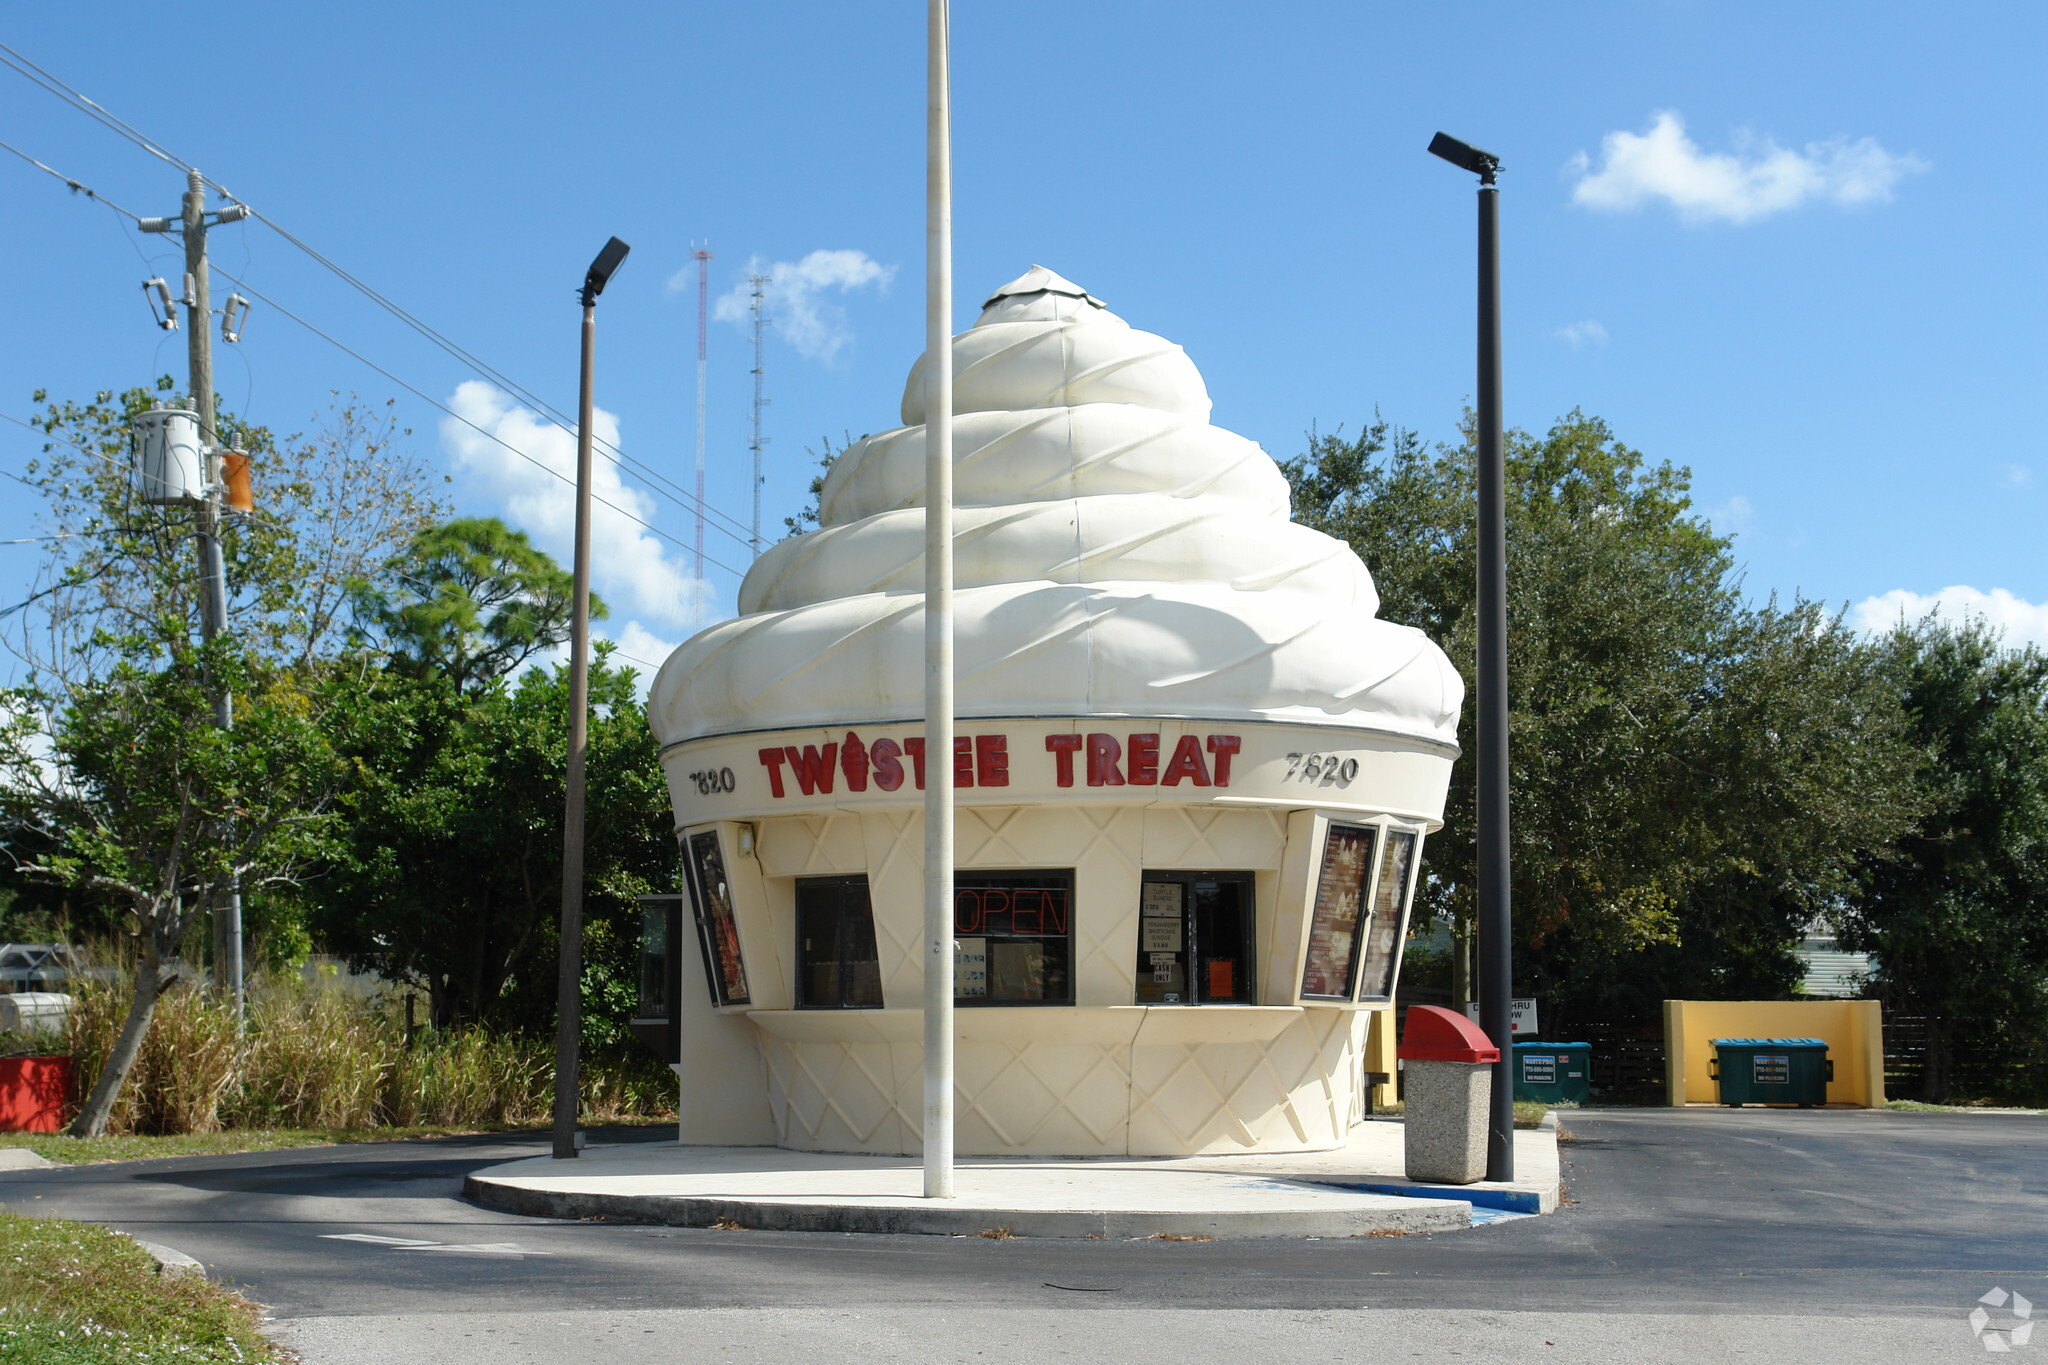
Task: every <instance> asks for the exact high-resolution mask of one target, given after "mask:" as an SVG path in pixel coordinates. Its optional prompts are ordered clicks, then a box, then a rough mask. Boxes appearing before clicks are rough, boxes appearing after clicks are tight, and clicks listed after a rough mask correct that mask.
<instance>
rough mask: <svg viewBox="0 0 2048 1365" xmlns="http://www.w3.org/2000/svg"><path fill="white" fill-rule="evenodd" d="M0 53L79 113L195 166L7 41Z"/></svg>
mask: <svg viewBox="0 0 2048 1365" xmlns="http://www.w3.org/2000/svg"><path fill="white" fill-rule="evenodd" d="M0 53H4V54H6V55H4V56H0V65H6V66H9V67H12V68H13V69H14V71H15V72H16V73H17V74H19V75H21V76H24V77H26V78H27V79H28V80H29V81H31V82H33V83H34V84H36V85H39V86H41V87H42V88H43V89H44V90H47V91H49V92H50V93H51V94H52V95H55V96H56V97H57V98H58V99H60V100H62V101H64V102H65V103H66V104H68V105H70V106H71V107H72V108H74V109H77V110H78V111H79V112H80V113H83V114H85V115H86V116H87V117H88V118H91V119H94V120H96V121H97V122H99V123H101V124H103V125H105V126H106V127H107V128H109V129H111V130H112V131H113V132H115V133H118V134H120V135H121V136H122V137H125V138H127V139H128V140H129V141H130V142H132V143H134V144H135V145H136V146H138V147H140V148H142V150H143V151H145V152H148V153H149V154H150V155H151V156H153V157H156V158H158V159H159V160H161V161H168V162H169V163H170V164H171V165H173V166H176V167H177V168H178V169H179V170H181V171H190V170H191V169H192V163H191V162H189V161H187V160H185V159H184V158H183V157H180V156H173V155H172V154H171V153H169V152H167V151H165V150H164V149H163V148H162V147H161V146H159V145H157V143H155V142H154V141H152V140H151V139H150V138H149V137H147V136H146V135H145V134H144V133H143V132H142V131H141V130H140V129H138V128H135V127H133V126H131V125H130V124H128V123H125V122H123V121H122V120H121V119H118V118H116V117H114V115H112V114H110V113H108V112H107V111H106V109H105V108H103V107H102V106H101V105H100V104H99V103H98V102H97V101H95V100H93V99H91V98H89V97H88V96H86V95H85V94H83V93H82V92H80V91H78V90H75V89H73V88H72V87H71V86H68V85H66V84H65V83H64V82H63V81H61V80H59V79H57V78H56V77H55V76H53V75H51V74H50V73H49V72H47V71H45V70H43V68H41V67H40V66H37V65H36V64H35V63H34V62H32V61H30V60H29V59H28V58H27V57H24V56H22V55H21V54H20V53H19V52H16V51H15V50H14V49H13V48H11V47H9V46H7V44H5V43H0ZM207 183H208V184H210V185H211V184H213V182H212V181H210V180H209V181H208V182H207ZM213 187H214V188H215V189H217V190H219V189H220V186H218V185H214V186H213ZM221 193H222V194H224V195H227V191H226V190H221ZM228 197H229V198H233V197H234V196H233V195H228Z"/></svg>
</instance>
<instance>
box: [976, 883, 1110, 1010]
mask: <svg viewBox="0 0 2048 1365" xmlns="http://www.w3.org/2000/svg"><path fill="white" fill-rule="evenodd" d="M990 877H1039V878H1050V877H1064V878H1066V889H1067V932H1066V933H1065V935H1063V936H1061V937H1060V939H1059V941H1061V942H1063V943H1065V944H1066V945H1067V995H1066V998H1065V999H1064V1000H997V999H995V998H994V997H992V996H973V995H957V994H956V995H955V996H954V997H953V1005H954V1008H956V1009H972V1010H985V1009H1026V1010H1030V1009H1072V1008H1074V1006H1075V1003H1076V1002H1077V1001H1078V1000H1079V999H1080V993H1081V983H1080V982H1079V981H1078V980H1077V979H1076V978H1077V976H1078V975H1079V971H1078V964H1077V963H1076V961H1075V954H1074V919H1075V917H1076V916H1078V915H1079V914H1080V909H1081V907H1080V890H1079V888H1080V877H1079V876H1078V874H1077V873H1076V871H1075V869H1073V868H1071V867H991V868H978V867H969V868H956V869H954V872H953V916H954V918H953V941H954V942H955V943H956V944H957V943H958V942H959V941H960V939H961V938H963V937H966V938H991V937H1014V938H1016V939H1017V940H1018V941H1030V940H1031V939H1033V938H1035V939H1036V941H1039V942H1044V941H1045V940H1047V939H1049V938H1052V937H1053V936H1052V935H1036V936H1026V935H1015V936H1011V935H988V934H967V935H962V934H961V932H960V927H959V925H960V919H959V907H960V899H959V898H960V890H961V884H962V883H963V882H971V880H972V879H976V878H990ZM999 884H1000V883H999ZM970 889H971V887H970Z"/></svg>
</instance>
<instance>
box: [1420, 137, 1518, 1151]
mask: <svg viewBox="0 0 2048 1365" xmlns="http://www.w3.org/2000/svg"><path fill="white" fill-rule="evenodd" d="M1429 150H1430V152H1431V153H1432V154H1433V155H1436V156H1439V157H1442V158H1443V159H1444V160H1445V161H1448V162H1450V163H1451V164H1452V165H1453V166H1456V167H1458V168H1460V169H1461V170H1466V171H1470V172H1472V173H1473V174H1474V175H1476V176H1478V177H1479V392H1478V394H1477V401H1478V405H1479V431H1478V437H1479V585H1478V586H1479V593H1478V597H1479V603H1478V605H1479V621H1478V624H1479V703H1478V715H1477V716H1476V718H1475V719H1476V722H1477V724H1476V727H1475V728H1476V730H1477V732H1478V735H1477V737H1478V749H1479V753H1478V759H1479V791H1478V799H1477V801H1476V802H1475V803H1474V813H1475V814H1476V816H1477V824H1478V835H1479V856H1478V868H1479V1026H1480V1028H1482V1029H1484V1030H1485V1031H1486V1036H1487V1037H1488V1038H1490V1039H1492V1040H1493V1045H1494V1046H1495V1047H1497V1048H1499V1049H1500V1060H1499V1061H1497V1062H1495V1063H1494V1066H1493V1104H1492V1106H1491V1110H1490V1113H1489V1116H1488V1121H1487V1129H1486V1178H1487V1179H1488V1180H1513V1179H1514V1178H1515V1081H1514V1021H1513V1018H1512V1010H1513V1004H1512V996H1513V979H1514V941H1513V937H1512V936H1513V933H1514V902H1513V896H1512V887H1511V885H1510V881H1509V873H1510V864H1509V858H1508V562H1507V498H1506V489H1505V485H1506V474H1505V471H1504V470H1503V468H1502V461H1501V421H1500V187H1499V186H1498V185H1497V184H1495V183H1494V180H1495V177H1496V176H1497V175H1498V174H1499V173H1500V158H1499V157H1497V156H1495V155H1494V154H1493V153H1491V152H1482V151H1480V150H1479V149H1478V148H1477V147H1474V146H1472V145H1471V144H1469V143H1465V142H1460V141H1459V140H1458V139H1456V138H1454V137H1451V136H1449V135H1448V134H1445V133H1438V134H1437V135H1436V136H1435V137H1434V138H1432V139H1431V140H1430V144H1429Z"/></svg>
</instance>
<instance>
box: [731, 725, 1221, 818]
mask: <svg viewBox="0 0 2048 1365" xmlns="http://www.w3.org/2000/svg"><path fill="white" fill-rule="evenodd" d="M1160 738H1161V737H1160V736H1159V735H1158V734H1156V733H1140V734H1133V735H1129V736H1127V737H1126V741H1127V743H1128V745H1129V747H1128V748H1126V747H1125V745H1124V744H1121V743H1119V742H1118V741H1117V737H1116V736H1115V735H1111V734H1104V733H1101V732H1099V731H1098V732H1095V733H1091V734H1088V735H1086V736H1083V735H1074V734H1065V735H1047V736H1046V737H1045V750H1046V752H1047V753H1049V754H1051V755H1052V761H1053V783H1054V785H1055V786H1059V787H1072V786H1073V785H1074V757H1075V755H1076V754H1085V755H1086V758H1087V768H1086V775H1087V784H1088V785H1089V786H1091V787H1122V786H1126V785H1129V786H1134V787H1150V786H1162V787H1177V786H1179V785H1181V784H1182V783H1186V784H1188V785H1189V786H1194V787H1207V786H1211V785H1214V786H1218V787H1227V786H1229V785H1230V765H1231V760H1232V759H1233V758H1235V757H1236V756H1237V755H1238V753H1240V752H1241V751H1242V750H1243V747H1244V741H1243V739H1242V738H1241V737H1240V736H1238V735H1208V736H1206V737H1203V736H1196V735H1182V736H1180V737H1179V739H1177V740H1175V741H1174V746H1173V754H1172V756H1171V757H1170V758H1168V759H1167V760H1166V761H1165V763H1164V764H1163V765H1162V764H1161V763H1160V757H1159V751H1160ZM1205 738H1206V741H1207V742H1206V745H1205V744H1204V739H1205ZM1205 749H1206V754H1207V756H1206V757H1205V753H1204V751H1205ZM905 755H908V756H909V758H910V766H911V777H912V780H913V782H914V783H915V785H916V787H917V789H918V790H919V791H922V790H924V739H923V737H922V736H919V735H909V736H906V737H905V738H903V739H901V740H895V739H888V738H883V739H877V740H875V741H873V742H872V743H869V742H867V741H865V740H863V739H861V737H860V736H859V735H858V734H856V733H855V732H854V731H852V730H848V731H847V732H846V734H845V737H844V738H843V739H840V740H837V741H828V742H827V743H825V744H823V745H814V744H806V745H804V746H803V747H802V748H798V747H796V746H795V745H783V746H781V747H778V748H771V749H762V750H760V751H759V757H760V760H761V766H762V767H764V768H766V769H767V770H768V791H769V794H770V795H771V796H773V797H774V798H775V799H776V800H778V801H779V800H781V799H782V798H784V797H785V796H787V795H788V794H789V791H788V785H787V784H786V783H785V782H784V781H783V776H784V765H785V764H786V765H787V766H788V771H789V772H790V773H791V774H793V775H794V776H795V778H796V787H797V791H798V793H799V794H801V795H804V796H830V795H831V794H832V788H833V784H834V783H835V782H836V781H837V780H839V778H841V777H844V779H845V782H846V787H845V790H846V791H849V792H864V791H866V790H867V789H868V783H869V782H870V781H873V783H874V785H875V787H876V789H877V790H880V791H885V792H893V791H897V790H899V789H900V788H901V787H902V786H903V777H904V772H903V758H904V756H905ZM1212 763H1213V775H1212ZM953 782H954V785H955V786H957V787H963V788H966V787H1007V786H1009V785H1010V740H1009V736H1008V735H1000V734H998V735H971V736H970V735H959V736H956V737H955V738H954V740H953Z"/></svg>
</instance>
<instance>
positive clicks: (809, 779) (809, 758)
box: [782, 743, 839, 796]
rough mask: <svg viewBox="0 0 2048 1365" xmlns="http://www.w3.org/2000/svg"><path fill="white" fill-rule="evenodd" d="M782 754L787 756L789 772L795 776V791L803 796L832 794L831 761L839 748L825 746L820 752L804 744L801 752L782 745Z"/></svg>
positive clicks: (834, 745) (829, 745) (832, 745)
mask: <svg viewBox="0 0 2048 1365" xmlns="http://www.w3.org/2000/svg"><path fill="white" fill-rule="evenodd" d="M782 752H783V753H785V754H788V755H789V767H790V771H791V772H794V773H795V774H796V786H797V790H798V791H800V792H802V793H803V794H804V795H805V796H830V795H831V794H832V768H833V759H835V758H836V757H837V756H838V754H839V746H838V745H837V744H836V743H834V744H827V745H826V746H825V747H824V748H823V749H822V750H820V749H819V748H817V747H816V746H815V745H811V744H806V745H804V747H803V750H802V752H798V750H797V749H796V748H795V747H794V746H792V745H784V746H783V750H782Z"/></svg>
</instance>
